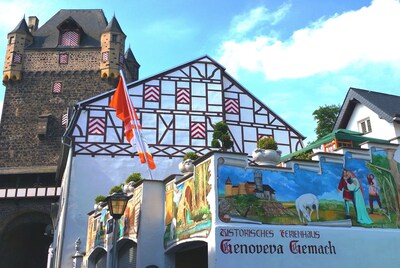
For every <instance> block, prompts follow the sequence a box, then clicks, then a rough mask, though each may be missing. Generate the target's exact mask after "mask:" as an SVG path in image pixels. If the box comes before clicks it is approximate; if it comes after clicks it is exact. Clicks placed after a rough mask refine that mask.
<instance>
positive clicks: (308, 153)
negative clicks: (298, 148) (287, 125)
mask: <svg viewBox="0 0 400 268" xmlns="http://www.w3.org/2000/svg"><path fill="white" fill-rule="evenodd" d="M312 154H313V151H312V150H308V151H306V152H302V153H301V154H298V155H296V156H295V157H294V159H301V160H311V155H312Z"/></svg>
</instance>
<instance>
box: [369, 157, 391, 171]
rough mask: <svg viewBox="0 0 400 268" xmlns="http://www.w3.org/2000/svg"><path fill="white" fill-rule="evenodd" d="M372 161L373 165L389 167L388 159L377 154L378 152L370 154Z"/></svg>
mask: <svg viewBox="0 0 400 268" xmlns="http://www.w3.org/2000/svg"><path fill="white" fill-rule="evenodd" d="M372 163H374V165H376V166H379V167H382V168H385V169H390V164H389V159H388V158H387V156H386V155H379V154H374V155H373V156H372Z"/></svg>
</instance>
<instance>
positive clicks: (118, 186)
mask: <svg viewBox="0 0 400 268" xmlns="http://www.w3.org/2000/svg"><path fill="white" fill-rule="evenodd" d="M119 192H122V187H121V186H120V185H117V186H114V187H113V188H111V190H110V192H109V194H113V193H119Z"/></svg>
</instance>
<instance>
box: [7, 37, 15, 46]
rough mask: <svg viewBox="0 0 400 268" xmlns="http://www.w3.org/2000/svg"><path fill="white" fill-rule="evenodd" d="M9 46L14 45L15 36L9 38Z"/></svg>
mask: <svg viewBox="0 0 400 268" xmlns="http://www.w3.org/2000/svg"><path fill="white" fill-rule="evenodd" d="M8 43H9V44H15V36H10V40H9V42H8Z"/></svg>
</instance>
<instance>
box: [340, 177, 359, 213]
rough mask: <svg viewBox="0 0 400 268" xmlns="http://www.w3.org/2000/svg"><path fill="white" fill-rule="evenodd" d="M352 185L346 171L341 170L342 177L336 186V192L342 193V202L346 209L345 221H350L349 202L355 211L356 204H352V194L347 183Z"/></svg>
mask: <svg viewBox="0 0 400 268" xmlns="http://www.w3.org/2000/svg"><path fill="white" fill-rule="evenodd" d="M346 180H349V183H352V180H351V178H348V175H347V170H345V169H343V173H342V177H341V178H340V181H339V185H338V190H337V191H338V192H341V191H343V200H344V207H345V209H346V219H350V202H352V203H353V206H354V210H355V211H357V209H356V203H355V202H354V193H353V192H352V191H350V190H349V189H348V188H347V182H346Z"/></svg>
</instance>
